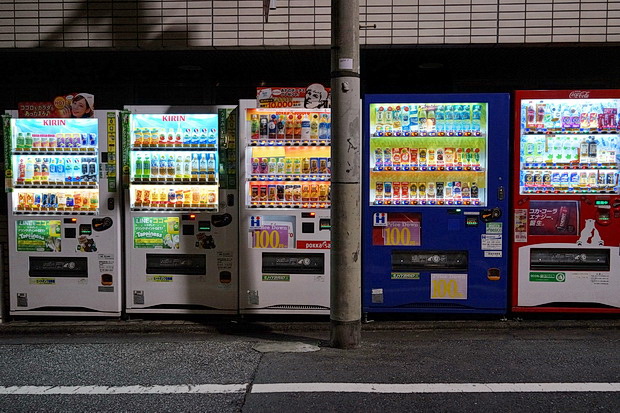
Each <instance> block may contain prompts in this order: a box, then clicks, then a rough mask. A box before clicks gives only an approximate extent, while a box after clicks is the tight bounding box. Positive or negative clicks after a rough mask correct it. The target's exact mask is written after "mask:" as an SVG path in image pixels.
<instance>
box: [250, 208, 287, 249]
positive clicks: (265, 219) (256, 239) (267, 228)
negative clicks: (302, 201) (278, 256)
mask: <svg viewBox="0 0 620 413" xmlns="http://www.w3.org/2000/svg"><path fill="white" fill-rule="evenodd" d="M294 228H295V217H292V216H252V217H250V234H249V235H250V245H252V248H260V249H273V248H294V247H295V230H294Z"/></svg>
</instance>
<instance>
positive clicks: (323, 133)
mask: <svg viewBox="0 0 620 413" xmlns="http://www.w3.org/2000/svg"><path fill="white" fill-rule="evenodd" d="M328 122H329V118H328V115H327V114H326V113H322V114H321V120H320V122H319V139H320V140H327V124H328Z"/></svg>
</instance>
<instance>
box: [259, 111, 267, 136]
mask: <svg viewBox="0 0 620 413" xmlns="http://www.w3.org/2000/svg"><path fill="white" fill-rule="evenodd" d="M268 123H269V119H268V117H267V115H260V117H259V129H258V134H259V138H260V139H267V137H268V136H269V132H268V128H269V127H268Z"/></svg>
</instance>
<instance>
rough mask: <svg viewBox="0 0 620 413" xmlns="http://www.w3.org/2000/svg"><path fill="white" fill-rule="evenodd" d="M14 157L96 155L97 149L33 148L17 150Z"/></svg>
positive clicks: (13, 152)
mask: <svg viewBox="0 0 620 413" xmlns="http://www.w3.org/2000/svg"><path fill="white" fill-rule="evenodd" d="M11 153H12V154H13V155H91V156H92V155H96V154H97V148H32V149H15V150H13V151H12V152H11Z"/></svg>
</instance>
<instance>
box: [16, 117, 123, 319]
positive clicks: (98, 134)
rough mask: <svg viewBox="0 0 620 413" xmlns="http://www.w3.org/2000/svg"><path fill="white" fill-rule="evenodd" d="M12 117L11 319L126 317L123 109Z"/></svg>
mask: <svg viewBox="0 0 620 413" xmlns="http://www.w3.org/2000/svg"><path fill="white" fill-rule="evenodd" d="M16 116H17V113H16V112H14V113H11V114H7V115H5V116H4V128H5V136H6V137H7V139H5V158H6V159H5V163H6V172H7V174H6V178H7V179H6V181H5V184H6V189H7V191H8V197H7V198H8V211H9V216H8V224H9V251H10V253H9V257H10V261H9V281H10V282H9V284H10V314H11V315H13V316H51V315H57V316H58V315H62V316H106V317H118V316H120V314H121V307H122V306H121V289H122V280H121V247H120V245H121V232H122V222H121V214H120V211H121V208H122V206H121V205H120V193H119V191H118V190H117V188H118V187H119V185H118V183H119V182H118V175H117V173H116V159H117V154H118V152H117V151H118V145H117V137H118V131H119V129H118V126H117V124H118V111H112V110H97V111H96V116H95V117H92V118H58V119H56V118H39V119H35V118H17V117H16Z"/></svg>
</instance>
